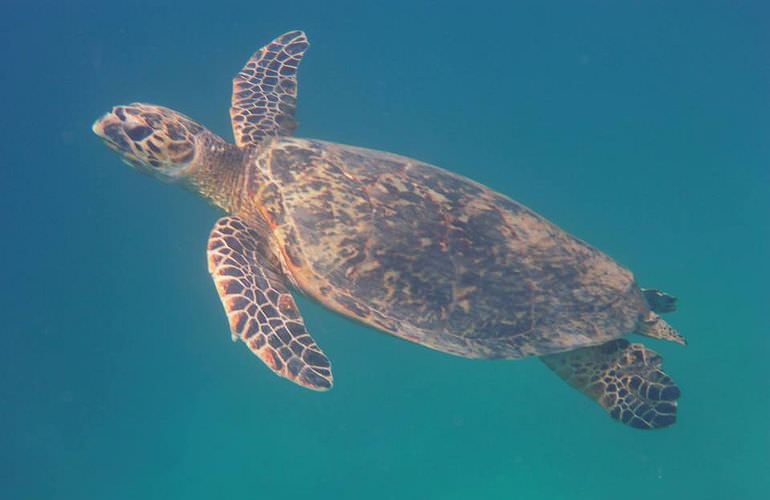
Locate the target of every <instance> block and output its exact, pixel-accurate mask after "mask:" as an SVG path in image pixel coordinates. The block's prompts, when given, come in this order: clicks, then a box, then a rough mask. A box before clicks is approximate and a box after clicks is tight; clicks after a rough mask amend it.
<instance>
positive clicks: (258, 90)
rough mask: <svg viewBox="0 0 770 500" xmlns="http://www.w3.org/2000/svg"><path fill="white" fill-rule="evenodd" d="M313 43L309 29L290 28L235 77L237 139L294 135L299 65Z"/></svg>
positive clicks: (246, 141)
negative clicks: (309, 39) (309, 41)
mask: <svg viewBox="0 0 770 500" xmlns="http://www.w3.org/2000/svg"><path fill="white" fill-rule="evenodd" d="M309 46H310V44H309V43H308V40H307V37H306V36H305V33H303V32H302V31H290V32H288V33H285V34H283V35H281V36H279V37H278V38H276V39H275V40H273V41H272V42H270V43H269V44H267V45H265V46H264V47H262V48H261V49H259V50H258V51H257V52H256V53H255V54H254V55H253V56H251V59H249V61H248V62H247V63H246V66H244V67H243V69H242V70H241V72H240V73H238V74H237V75H236V76H235V78H234V79H233V97H232V107H231V108H230V118H231V119H232V122H233V133H234V134H235V143H236V144H237V145H238V146H240V147H243V146H247V145H250V144H257V143H259V142H260V141H261V140H262V139H263V138H265V137H274V136H282V135H291V134H292V132H294V129H296V128H297V122H296V120H295V119H294V112H295V110H296V106H297V68H298V67H299V63H300V61H301V60H302V56H303V55H304V54H305V50H307V48H308V47H309Z"/></svg>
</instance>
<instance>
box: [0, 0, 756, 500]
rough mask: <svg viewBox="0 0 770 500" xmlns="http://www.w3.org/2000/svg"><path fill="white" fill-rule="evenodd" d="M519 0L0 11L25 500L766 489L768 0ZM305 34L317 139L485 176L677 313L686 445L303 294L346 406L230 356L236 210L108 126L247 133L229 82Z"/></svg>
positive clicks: (506, 369)
mask: <svg viewBox="0 0 770 500" xmlns="http://www.w3.org/2000/svg"><path fill="white" fill-rule="evenodd" d="M169 3H170V2H169ZM508 3H509V2H499V3H494V2H486V3H485V2H478V1H476V2H467V3H460V2H417V5H413V3H412V2H387V3H385V2H382V3H381V4H378V5H381V6H378V7H375V6H373V4H374V3H373V2H371V4H372V5H369V4H370V3H369V2H274V3H272V4H267V3H266V2H243V5H241V6H235V5H226V3H224V2H193V1H190V2H187V3H186V4H184V5H183V6H182V5H177V6H176V7H172V6H169V5H166V3H165V2H144V1H142V2H140V1H132V2H122V3H115V5H114V6H112V3H109V2H53V1H49V2H31V3H25V4H24V5H22V4H21V3H20V2H6V3H5V4H4V5H3V6H2V7H0V28H1V29H0V37H1V38H0V41H2V43H0V56H1V57H0V60H2V61H3V69H2V79H0V89H2V91H3V99H2V101H1V102H2V104H0V106H1V107H2V120H0V132H2V134H1V135H0V137H1V138H0V145H1V148H0V153H2V154H1V155H0V220H1V221H2V229H3V233H2V234H3V239H2V242H3V245H2V264H3V266H2V274H1V275H2V277H3V284H4V286H3V287H2V292H0V293H2V302H0V303H2V312H3V318H4V323H5V324H4V328H3V330H2V335H0V424H2V427H1V428H2V432H0V498H4V499H5V498H7V499H27V498H30V499H37V498H72V499H90V498H94V499H103V498H110V499H123V498H125V499H134V498H163V499H167V498H185V499H192V498H201V499H210V498H280V499H282V500H288V499H294V498H334V499H342V498H350V499H360V498H367V499H369V498H371V499H380V498H384V499H388V498H440V499H468V498H493V499H496V498H527V499H529V498H546V499H575V498H591V499H614V500H617V499H620V500H626V499H628V500H630V499H650V498H656V499H668V498H697V499H722V498H736V499H737V498H740V499H760V498H766V495H767V491H768V488H770V479H769V478H770V452H769V451H768V450H769V449H770V448H769V445H770V427H769V426H768V416H770V411H769V410H770V395H769V393H768V387H769V382H770V376H768V370H767V366H768V365H767V359H768V355H770V349H769V347H770V346H769V345H768V339H769V338H770V337H769V336H768V334H769V333H770V331H768V321H767V306H768V305H769V304H770V301H769V300H768V299H770V294H769V293H768V278H769V277H770V272H768V271H769V270H770V269H769V265H768V259H767V256H768V251H769V250H770V229H769V228H770V226H769V225H768V215H770V201H769V200H768V194H769V190H770V174H768V171H769V170H768V165H770V161H769V160H770V147H768V138H770V118H769V117H770V113H768V112H769V111H770V109H769V106H768V97H770V96H768V82H769V81H770V65H768V64H767V57H768V51H767V48H768V47H770V43H769V42H770V36H768V30H767V25H768V24H767V23H768V19H770V17H769V16H770V11H769V10H768V8H767V5H766V4H765V3H764V2H741V3H730V4H729V5H728V4H727V3H724V5H723V6H721V7H716V6H714V3H713V2H709V3H703V2H694V1H690V2H676V3H675V5H672V4H670V3H665V2H642V3H641V4H640V5H636V6H634V7H630V6H625V7H619V6H611V5H609V3H603V4H602V5H599V4H597V3H595V2H573V1H561V2H547V3H546V4H542V5H541V4H538V5H535V4H534V3H523V2H516V6H514V7H508V6H504V5H507V4H508ZM623 4H628V2H623ZM293 28H301V29H304V30H305V31H307V33H308V35H309V36H310V38H311V43H312V47H311V49H310V51H309V52H308V54H307V56H306V59H305V61H304V63H303V65H302V68H301V71H300V100H299V119H300V122H301V127H300V129H299V131H298V135H300V136H306V137H316V138H321V139H325V140H331V141H336V142H343V143H348V144H355V145H360V146H365V147H370V148H376V149H383V150H388V151H393V152H397V153H401V154H406V155H409V156H413V157H415V158H419V159H421V160H424V161H428V162H430V163H434V164H437V165H440V166H443V167H445V168H447V169H450V170H452V171H455V172H458V173H461V174H464V175H468V176H470V177H472V178H474V179H476V180H478V181H481V182H483V183H485V184H487V185H489V186H491V187H493V188H494V189H496V190H498V191H500V192H502V193H505V194H507V195H510V196H512V197H513V198H516V199H517V200H519V201H522V202H524V203H526V204H527V205H529V206H530V207H532V208H533V209H535V210H536V211H538V212H540V213H542V214H543V215H545V216H546V217H548V218H549V219H551V220H553V221H554V222H556V223H557V224H559V225H560V226H562V227H563V228H565V229H566V230H568V231H570V232H572V233H573V234H575V235H577V236H579V237H581V238H583V239H585V240H587V241H588V242H590V243H591V244H593V245H595V246H597V247H599V248H600V249H602V250H603V251H605V252H607V253H608V254H609V255H611V256H613V257H614V258H615V259H617V260H618V261H619V262H620V263H622V264H623V265H625V266H627V267H629V268H631V269H633V270H634V272H635V273H636V276H637V279H638V281H639V283H640V284H641V285H642V286H650V287H657V288H660V289H663V290H666V291H668V292H670V293H672V294H674V295H677V296H678V297H679V298H680V301H679V307H680V310H679V311H678V312H677V313H675V314H673V315H671V316H669V317H668V319H670V322H671V323H672V324H673V325H674V326H675V327H676V328H678V329H679V330H680V331H681V332H682V333H683V334H684V335H686V336H687V337H688V339H689V341H690V345H689V346H688V347H686V348H683V347H680V346H677V345H673V344H663V343H660V342H654V341H649V342H648V341H647V340H645V342H646V343H647V344H648V345H650V346H651V347H652V348H654V349H655V350H657V351H658V352H660V353H661V354H662V355H663V356H664V358H665V367H666V370H667V371H668V372H669V373H670V374H671V375H672V376H673V377H674V378H675V379H676V380H677V382H678V383H679V385H680V387H681V388H682V391H683V396H682V398H681V400H680V408H681V409H680V413H679V422H678V423H677V425H676V426H674V427H672V428H670V429H667V430H664V431H660V432H640V431H635V430H633V429H629V428H627V427H625V426H622V425H619V424H616V423H614V422H612V421H611V420H610V419H609V418H608V417H607V416H606V415H605V414H604V413H603V412H602V411H601V409H600V408H599V407H598V406H596V405H595V404H594V403H593V402H591V401H590V400H588V399H587V398H585V397H584V396H582V395H581V394H579V393H577V392H576V391H574V390H572V389H570V388H569V387H568V386H567V385H566V384H565V383H563V382H562V381H561V380H559V379H558V378H557V377H555V376H553V374H551V373H550V372H549V371H548V370H547V369H546V368H545V367H544V366H543V365H542V364H541V363H540V362H539V361H537V360H535V359H532V360H524V361H519V362H501V361H497V362H483V361H470V360H465V359H460V358H455V357H450V356H447V355H443V354H440V353H437V352H434V351H430V350H428V349H425V348H421V347H418V346H415V345H411V344H408V343H406V342H403V341H400V340H397V339H395V338H392V337H388V336H386V335H383V334H380V333H377V332H375V331H373V330H369V329H367V328H365V327H362V326H359V325H356V324H353V323H351V322H348V321H347V320H344V319H341V318H340V317H338V316H336V315H334V314H333V313H331V312H329V311H327V310H325V309H323V308H322V307H321V306H319V305H316V304H315V303H311V302H309V301H307V300H302V299H300V307H301V308H302V310H303V313H304V316H305V319H306V321H307V323H308V325H309V327H310V329H311V330H312V332H313V334H314V336H315V337H316V339H317V340H318V342H319V343H320V344H321V345H322V346H323V348H324V350H325V351H326V353H327V354H328V355H329V356H330V357H331V359H332V362H333V363H334V369H335V382H336V386H335V388H334V390H333V391H331V392H329V393H326V394H317V393H311V392H309V391H305V390H303V389H301V388H299V387H297V386H295V385H293V384H291V383H289V382H286V381H284V380H282V379H279V378H277V377H276V376H274V375H273V374H272V373H271V372H270V371H269V370H267V369H266V368H265V367H264V366H263V365H262V363H261V362H260V361H259V360H258V359H256V358H255V357H254V356H253V355H252V354H251V353H250V352H248V350H247V349H246V348H244V346H242V345H239V344H233V343H231V342H230V341H229V333H228V332H227V324H226V320H225V318H224V315H223V312H222V310H221V305H220V303H219V300H218V298H217V296H216V292H215V290H214V287H213V285H212V283H211V281H210V279H209V276H208V273H207V272H206V262H205V242H206V237H207V235H208V232H209V230H210V228H211V226H212V224H213V222H214V221H215V220H216V218H217V217H218V214H217V213H216V211H215V210H214V209H213V208H211V207H208V206H207V205H206V204H205V203H204V202H202V201H201V200H200V199H197V198H196V197H195V196H193V195H191V194H190V193H187V192H184V191H182V190H180V189H178V188H177V187H175V186H169V185H163V184H161V183H159V182H157V181H155V180H153V179H150V178H149V177H144V176H140V175H138V174H137V173H136V172H133V171H131V170H130V169H129V168H127V167H125V166H124V165H122V164H121V163H120V162H119V161H118V159H117V158H116V157H115V155H114V154H113V153H111V152H110V151H108V150H107V149H106V148H105V147H104V146H103V145H102V144H100V142H99V141H98V140H97V139H96V137H94V136H93V135H92V134H91V132H90V125H91V123H92V121H93V120H94V119H95V118H97V117H98V116H99V115H100V114H102V113H103V112H105V111H107V110H108V109H109V108H110V107H111V106H112V105H114V104H119V103H127V102H132V101H148V102H154V103H158V104H163V105H166V106H169V107H172V108H175V109H178V110H180V111H182V112H184V113H186V114H189V115H191V116H192V117H193V118H195V119H196V120H199V121H200V122H202V123H204V124H206V125H207V126H208V127H210V128H211V129H212V130H213V131H215V132H217V133H219V134H221V135H223V136H225V137H228V138H229V137H230V131H229V121H228V106H229V99H230V95H229V92H230V78H231V77H232V75H233V74H234V73H235V72H236V71H237V70H238V69H239V68H240V67H241V65H242V64H243V62H244V61H245V60H246V59H247V58H248V56H249V55H250V54H251V52H253V51H254V50H256V49H257V48H258V47H259V46H261V45H262V44H263V43H265V42H267V41H269V40H270V39H271V38H272V37H274V36H275V35H278V34H280V33H283V32H284V31H287V30H289V29H293Z"/></svg>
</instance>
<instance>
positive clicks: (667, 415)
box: [94, 31, 683, 428]
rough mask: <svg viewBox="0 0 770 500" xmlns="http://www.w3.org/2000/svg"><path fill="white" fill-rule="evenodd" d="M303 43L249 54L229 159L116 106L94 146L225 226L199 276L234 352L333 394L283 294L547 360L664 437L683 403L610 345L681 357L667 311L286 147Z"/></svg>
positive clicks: (221, 148)
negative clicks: (185, 194) (637, 338)
mask: <svg viewBox="0 0 770 500" xmlns="http://www.w3.org/2000/svg"><path fill="white" fill-rule="evenodd" d="M307 47H308V42H307V39H306V37H305V35H304V33H302V32H298V31H295V32H290V33H286V34H285V35H282V36H280V37H278V38H277V39H276V40H274V41H273V42H271V43H270V44H268V45H267V46H266V47H264V48H262V49H261V50H260V51H258V52H257V53H256V54H255V55H254V56H253V57H252V58H251V59H250V60H249V61H248V62H247V64H246V66H245V67H244V69H243V70H242V71H241V72H240V73H239V74H238V75H237V76H236V78H235V80H234V83H233V107H232V109H231V118H232V121H233V130H234V132H235V137H236V145H235V146H232V145H229V144H227V143H226V142H225V141H224V140H222V139H221V138H219V137H217V136H216V135H214V134H213V133H211V132H210V131H208V130H206V129H205V128H204V127H202V126H201V125H199V124H197V123H195V122H194V121H192V120H191V119H189V118H187V117H185V116H184V115H181V114H179V113H177V112H175V111H172V110H169V109H167V108H163V107H160V106H153V105H148V104H131V105H127V106H117V107H115V108H113V110H112V112H111V113H108V114H107V115H105V116H104V117H102V118H101V119H100V120H98V121H97V122H96V123H95V124H94V131H95V132H96V133H97V134H98V135H99V136H101V137H102V138H103V139H104V140H105V142H106V143H107V144H108V145H109V146H110V147H111V148H112V149H114V150H115V151H117V152H118V153H119V154H121V155H122V156H123V158H124V159H125V160H126V161H127V162H128V163H130V164H132V165H134V166H136V167H137V168H140V169H142V170H144V171H147V172H149V173H152V174H153V175H155V176H158V177H161V178H164V179H172V180H179V181H182V182H183V183H184V184H185V185H187V186H188V187H190V188H191V189H193V190H195V191H198V192H199V193H201V194H202V195H203V196H204V197H206V198H208V199H210V200H211V201H212V202H213V203H214V204H216V205H217V206H219V207H221V208H222V209H224V210H225V211H226V212H228V213H229V215H228V216H226V217H223V218H222V219H220V220H219V221H218V222H217V224H216V225H215V227H214V230H213V231H212V234H211V236H210V239H209V244H208V256H209V269H210V271H211V273H212V276H213V278H214V281H215V283H216V285H217V290H218V292H219V294H220V297H221V299H222V303H223V305H224V307H225V310H226V312H227V315H228V319H229V323H230V328H231V331H232V335H233V338H234V339H238V338H240V339H242V340H243V341H244V342H245V343H246V344H247V345H248V346H249V347H250V349H251V350H252V351H253V352H254V353H256V354H257V355H258V356H259V357H260V358H261V359H262V360H263V361H264V362H265V363H266V364H267V365H268V366H269V367H270V368H271V369H272V370H273V371H275V372H276V373H277V374H279V375H281V376H283V377H286V378H288V379H290V380H292V381H294V382H296V383H298V384H300V385H302V386H305V387H308V388H311V389H316V390H325V389H329V388H331V385H332V373H331V364H330V362H329V360H328V359H327V357H326V356H325V354H324V353H323V352H322V351H321V349H320V348H319V347H318V345H317V344H316V342H315V341H314V340H313V339H312V337H311V336H310V335H309V333H308V332H307V329H306V328H305V325H304V322H303V320H302V317H301V314H300V312H299V310H298V308H297V305H296V303H295V301H294V299H293V297H292V295H291V292H290V288H292V287H293V288H295V289H296V290H298V291H301V292H303V293H305V294H307V295H309V296H312V297H313V298H315V299H317V300H318V301H320V302H321V303H322V304H324V305H326V306H327V307H329V308H331V309H333V310H335V311H337V312H340V313H342V314H344V315H346V316H348V317H351V318H354V319H357V320H359V321H361V322H363V323H366V324H368V325H371V326H373V327H375V328H378V329H380V330H383V331H386V332H388V333H391V334H394V335H397V336H399V337H402V338H405V339H408V340H411V341H413V342H416V343H419V344H422V345H426V346H428V347H431V348H434V349H438V350H441V351H444V352H448V353H452V354H456V355H460V356H466V357H476V358H510V359H515V358H521V357H525V356H532V355H535V356H542V358H541V359H543V361H544V362H545V363H546V364H547V365H548V366H549V367H550V368H552V369H553V370H554V371H555V372H556V373H557V374H559V375H560V376H561V377H562V378H564V379H565V380H566V381H567V382H568V383H570V384H571V385H573V386H574V387H576V388H578V389H579V390H581V391H583V392H584V393H585V394H587V395H588V396H589V397H591V398H592V399H594V400H595V401H597V402H598V403H599V404H600V405H601V406H602V407H604V408H605V409H606V410H607V411H608V412H609V413H610V415H611V416H612V417H614V418H616V419H618V420H620V421H622V422H624V423H626V424H629V425H631V426H634V427H638V428H658V427H666V426H668V425H671V424H672V423H673V422H674V421H675V418H676V400H677V398H678V397H679V390H678V389H677V387H676V385H675V384H674V383H673V381H672V380H671V379H670V378H669V377H668V376H667V375H666V374H665V373H664V372H662V371H661V369H660V357H659V356H658V355H657V354H655V353H654V352H653V351H651V350H649V349H647V348H646V347H644V346H643V345H641V344H631V343H629V342H628V341H627V340H625V339H623V338H622V337H623V336H625V335H627V334H629V333H639V334H642V335H647V336H650V337H655V338H663V339H667V340H673V341H677V342H680V343H683V339H682V337H680V336H679V335H678V334H677V333H676V332H675V331H674V330H673V329H672V328H671V327H670V326H668V324H667V323H666V322H664V321H663V320H662V319H660V317H659V316H658V314H657V313H664V312H670V311H672V310H673V308H674V307H673V304H674V299H673V298H671V297H670V296H668V295H666V294H663V293H662V292H658V291H657V290H641V289H639V288H638V286H637V285H636V283H635V281H634V278H633V276H632V274H631V273H630V272H629V271H627V270H625V269H623V268H622V267H620V266H619V265H618V264H617V263H615V262H614V261H613V260H612V259H610V258H609V257H608V256H606V255H605V254H603V253H601V252H600V251H598V250H596V249H594V248H592V247H590V246H588V245H586V244H585V243H583V242H582V241H580V240H578V239H576V238H574V237H572V236H570V235H569V234H567V233H565V232H564V231H562V230H561V229H559V228H558V227H556V226H555V225H553V224H551V223H550V222H548V221H546V220H545V219H543V218H542V217H540V216H539V215H537V214H535V213H534V212H532V211H531V210H529V209H527V208H526V207H524V206H523V205H521V204H519V203H517V202H515V201H513V200H511V199H509V198H507V197H505V196H503V195H500V194H498V193H495V192H494V191H491V190H490V189H488V188H486V187H484V186H482V185H479V184H477V183H474V182H472V181H470V180H468V179H465V178H463V177H460V176H457V175H454V174H451V173H449V172H447V171H444V170H442V169H439V168H437V167H432V166H430V165H427V164H425V163H422V162H419V161H416V160H412V159H409V158H405V157H402V156H397V155H393V154H389V153H382V152H377V151H372V150H367V149H361V148H354V147H351V146H343V145H338V144H331V143H326V142H321V141H313V140H303V139H295V138H292V137H290V135H291V133H292V132H293V130H294V129H295V128H296V122H295V120H294V111H295V106H296V95H297V81H296V73H297V68H298V66H299V62H300V60H301V58H302V56H303V55H304V52H305V50H306V49H307Z"/></svg>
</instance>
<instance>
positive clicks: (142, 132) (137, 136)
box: [126, 125, 152, 141]
mask: <svg viewBox="0 0 770 500" xmlns="http://www.w3.org/2000/svg"><path fill="white" fill-rule="evenodd" d="M151 133H152V129H151V128H150V127H145V126H144V125H137V126H136V127H129V128H127V129H126V134H128V136H129V137H130V138H131V140H134V141H141V140H142V139H144V138H146V137H147V136H148V135H150V134H151Z"/></svg>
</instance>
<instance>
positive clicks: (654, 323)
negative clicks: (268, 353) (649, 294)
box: [636, 311, 687, 345]
mask: <svg viewBox="0 0 770 500" xmlns="http://www.w3.org/2000/svg"><path fill="white" fill-rule="evenodd" d="M636 333H638V334H639V335H644V336H645V337H650V338H653V339H660V340H668V341H669V342H676V343H677V344H681V345H687V339H686V338H684V337H683V336H682V335H681V334H680V333H679V332H677V331H676V330H675V329H674V327H673V326H671V325H669V324H668V323H666V322H665V321H664V320H663V318H661V317H660V316H658V315H657V314H655V313H654V312H652V311H649V312H647V314H646V315H645V317H644V318H643V319H642V320H641V321H639V324H638V325H637V327H636Z"/></svg>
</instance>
